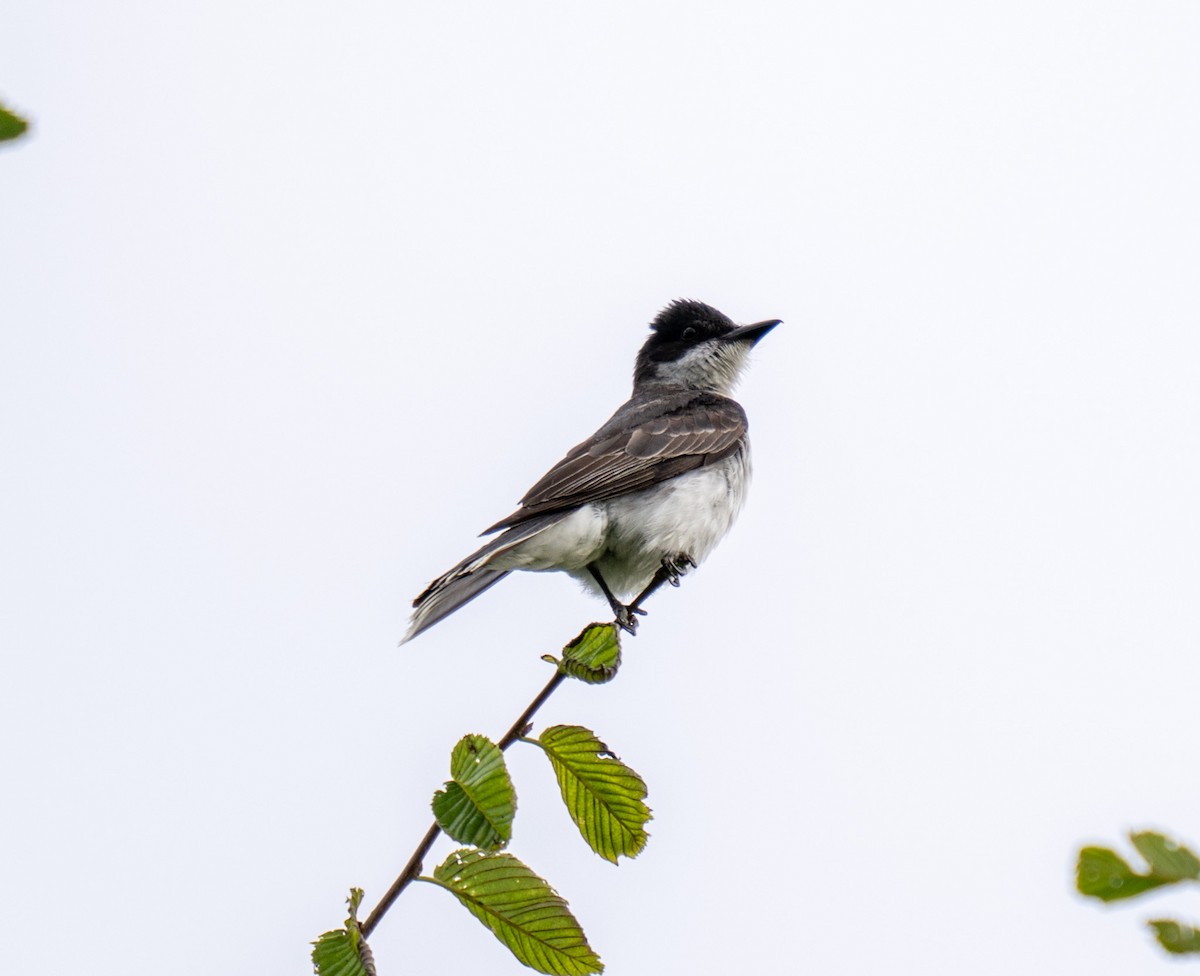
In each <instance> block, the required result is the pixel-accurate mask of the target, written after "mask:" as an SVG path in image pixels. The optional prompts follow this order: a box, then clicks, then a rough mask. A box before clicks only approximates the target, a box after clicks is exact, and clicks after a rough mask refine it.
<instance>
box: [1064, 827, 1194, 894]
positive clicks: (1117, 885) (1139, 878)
mask: <svg viewBox="0 0 1200 976" xmlns="http://www.w3.org/2000/svg"><path fill="white" fill-rule="evenodd" d="M1129 839H1130V840H1131V841H1133V846H1134V847H1136V848H1137V850H1138V853H1139V854H1141V855H1142V857H1144V858H1145V859H1146V863H1147V864H1148V865H1149V866H1150V870H1149V871H1148V872H1147V873H1146V874H1138V873H1137V872H1136V871H1134V870H1133V868H1131V867H1130V866H1129V864H1128V863H1126V861H1125V859H1124V858H1122V857H1121V856H1120V855H1119V854H1117V853H1116V852H1114V851H1111V850H1109V849H1108V848H1107V847H1085V848H1084V849H1083V850H1081V851H1080V852H1079V865H1078V867H1077V869H1076V876H1075V878H1076V880H1075V883H1076V887H1078V889H1079V891H1080V892H1081V893H1082V894H1085V895H1090V896H1091V897H1093V898H1099V899H1100V900H1101V901H1117V900H1118V899H1121V898H1132V897H1133V896H1134V895H1140V894H1141V893H1142V892H1143V891H1150V890H1152V889H1154V888H1159V887H1161V886H1163V885H1167V884H1173V883H1174V882H1176V881H1182V880H1184V879H1188V878H1192V879H1196V878H1200V860H1197V859H1196V855H1195V854H1193V853H1192V852H1191V851H1189V850H1188V849H1187V848H1186V847H1181V846H1179V845H1178V844H1176V843H1175V842H1174V841H1171V840H1168V839H1167V838H1166V837H1164V836H1163V835H1162V834H1155V833H1151V832H1149V831H1146V832H1143V833H1136V834H1130V835H1129Z"/></svg>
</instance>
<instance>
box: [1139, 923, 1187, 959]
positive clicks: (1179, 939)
mask: <svg viewBox="0 0 1200 976" xmlns="http://www.w3.org/2000/svg"><path fill="white" fill-rule="evenodd" d="M1146 924H1147V925H1149V926H1150V927H1151V928H1152V929H1154V935H1155V937H1156V938H1157V939H1158V942H1159V945H1161V946H1162V947H1163V948H1164V949H1166V950H1167V952H1174V953H1176V954H1177V955H1185V954H1188V953H1192V952H1200V929H1197V928H1196V927H1195V926H1194V925H1184V924H1183V923H1182V922H1172V921H1171V920H1170V919H1157V920H1155V921H1153V922H1147V923H1146Z"/></svg>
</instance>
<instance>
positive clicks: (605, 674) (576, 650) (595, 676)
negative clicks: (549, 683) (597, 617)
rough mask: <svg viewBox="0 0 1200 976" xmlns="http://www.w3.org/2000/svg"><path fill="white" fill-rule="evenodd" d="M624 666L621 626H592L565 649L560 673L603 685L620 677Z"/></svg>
mask: <svg viewBox="0 0 1200 976" xmlns="http://www.w3.org/2000/svg"><path fill="white" fill-rule="evenodd" d="M620 666H621V638H620V636H619V635H618V633H617V625H616V624H611V623H610V624H589V625H588V626H587V627H584V628H583V630H582V631H581V632H580V634H579V636H578V637H576V638H575V639H574V640H573V641H571V642H570V643H569V644H568V645H567V646H566V647H564V648H563V656H562V661H561V662H560V663H559V670H561V671H563V672H565V673H566V674H568V675H570V676H571V677H572V678H578V679H579V680H580V681H586V682H587V683H588V684H590V685H602V684H604V683H605V682H607V681H612V679H613V678H615V677H616V676H617V669H618V668H619V667H620Z"/></svg>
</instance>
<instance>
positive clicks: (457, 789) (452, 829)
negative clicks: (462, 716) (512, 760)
mask: <svg viewBox="0 0 1200 976" xmlns="http://www.w3.org/2000/svg"><path fill="white" fill-rule="evenodd" d="M450 775H451V776H452V777H453V779H451V780H449V781H448V782H447V783H446V788H445V789H444V790H438V791H437V792H436V793H434V794H433V815H434V817H435V818H437V822H438V825H439V826H440V827H441V828H442V830H444V831H445V832H446V833H447V834H449V835H450V836H451V837H452V838H454V840H456V841H458V842H459V843H460V844H470V845H471V846H473V847H482V848H484V849H485V850H497V849H498V848H501V847H503V846H504V845H505V844H507V843H508V842H509V841H510V840H511V839H512V821H513V815H514V814H515V813H516V811H517V794H516V791H515V790H514V789H513V784H512V779H510V778H509V775H508V768H507V767H506V766H505V765H504V753H502V752H501V751H500V750H499V749H498V748H497V747H496V745H495V744H494V743H492V742H491V741H490V740H489V739H487V738H485V737H484V736H482V735H467V736H464V737H463V738H462V739H461V740H460V741H459V743H458V745H456V746H455V747H454V751H453V752H452V753H451V754H450Z"/></svg>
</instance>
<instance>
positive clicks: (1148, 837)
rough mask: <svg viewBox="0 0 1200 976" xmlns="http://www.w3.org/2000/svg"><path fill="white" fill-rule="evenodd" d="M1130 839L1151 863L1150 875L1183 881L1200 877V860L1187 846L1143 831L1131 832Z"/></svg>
mask: <svg viewBox="0 0 1200 976" xmlns="http://www.w3.org/2000/svg"><path fill="white" fill-rule="evenodd" d="M1129 839H1130V840H1131V841H1133V846H1134V847H1136V848H1137V851H1138V853H1139V854H1141V855H1142V857H1144V858H1145V859H1146V863H1147V864H1149V865H1150V875H1151V876H1152V877H1154V878H1159V879H1161V880H1162V881H1183V880H1185V879H1187V878H1191V879H1193V880H1195V879H1197V878H1200V860H1197V858H1196V855H1195V854H1193V853H1192V852H1191V851H1189V850H1188V849H1187V848H1186V847H1183V846H1181V845H1180V844H1177V843H1175V841H1173V840H1171V839H1170V838H1169V837H1164V836H1163V835H1162V834H1155V833H1153V832H1151V831H1148V830H1147V831H1143V832H1142V833H1138V834H1130V835H1129Z"/></svg>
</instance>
